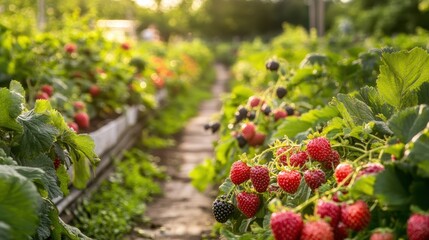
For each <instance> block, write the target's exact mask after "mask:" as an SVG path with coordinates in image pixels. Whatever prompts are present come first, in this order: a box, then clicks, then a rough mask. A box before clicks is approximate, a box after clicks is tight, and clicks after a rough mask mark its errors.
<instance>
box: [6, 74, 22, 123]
mask: <svg viewBox="0 0 429 240" xmlns="http://www.w3.org/2000/svg"><path fill="white" fill-rule="evenodd" d="M9 90H10V91H13V92H15V93H18V94H19V95H21V97H22V103H24V101H25V99H24V97H25V90H24V88H23V87H22V85H21V83H20V82H18V81H16V80H12V81H10V83H9ZM18 115H19V114H18Z"/></svg>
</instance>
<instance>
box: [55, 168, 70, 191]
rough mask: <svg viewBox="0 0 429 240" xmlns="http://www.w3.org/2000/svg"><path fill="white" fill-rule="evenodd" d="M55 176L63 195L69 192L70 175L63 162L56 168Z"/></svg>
mask: <svg viewBox="0 0 429 240" xmlns="http://www.w3.org/2000/svg"><path fill="white" fill-rule="evenodd" d="M57 177H58V180H59V181H60V189H61V192H62V193H63V195H64V196H67V195H68V194H69V183H70V177H69V174H68V173H67V169H66V167H65V166H64V164H61V166H60V167H59V168H58V169H57Z"/></svg>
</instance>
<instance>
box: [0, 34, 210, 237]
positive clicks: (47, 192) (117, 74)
mask: <svg viewBox="0 0 429 240" xmlns="http://www.w3.org/2000/svg"><path fill="white" fill-rule="evenodd" d="M82 32H83V29H69V30H65V31H62V32H61V33H53V32H51V33H40V34H37V35H36V36H25V35H18V36H16V35H14V34H13V32H12V31H9V30H8V29H6V28H4V27H2V26H0V87H1V88H0V100H1V101H0V171H1V173H0V178H1V180H0V189H1V190H0V192H1V193H0V195H1V199H2V200H0V212H2V214H1V217H0V238H1V239H26V238H29V237H32V238H33V239H63V238H64V237H66V238H68V239H83V238H86V236H85V235H84V234H82V233H81V232H80V231H79V229H77V228H74V227H71V226H69V225H67V224H66V223H64V222H63V221H62V220H61V219H60V218H59V211H58V209H57V206H56V205H55V204H54V199H59V198H62V197H64V196H67V195H68V194H69V193H70V189H71V188H77V189H84V188H85V187H86V186H87V183H88V181H89V180H91V179H92V177H93V176H92V175H93V173H94V172H95V171H94V170H95V168H96V166H97V165H98V164H99V161H100V159H99V156H98V154H102V152H103V151H104V150H106V149H108V147H106V146H105V147H104V150H103V149H102V148H103V147H102V146H101V145H100V144H103V143H102V142H99V139H102V141H103V142H106V140H109V139H104V138H105V137H101V138H100V137H96V136H95V135H97V134H98V133H99V132H96V130H97V129H103V126H110V125H112V124H113V123H114V122H115V119H116V120H118V119H125V122H126V123H127V124H131V125H132V124H136V120H138V121H141V120H142V119H145V121H148V122H150V118H151V115H153V114H156V112H157V111H162V108H160V106H159V105H160V101H159V100H160V99H157V96H159V93H160V91H162V92H163V93H164V94H165V93H167V94H166V95H164V96H163V97H162V101H163V102H164V105H168V104H171V103H173V104H174V101H171V100H172V99H177V98H180V96H182V95H183V94H184V93H185V92H190V89H191V87H194V86H195V85H200V84H202V83H201V82H203V81H202V80H205V81H207V82H209V79H210V78H212V76H211V75H210V74H211V73H212V71H211V70H210V69H211V67H212V60H213V57H212V54H211V53H210V51H209V49H208V48H207V47H206V46H204V45H203V44H202V43H201V42H200V41H193V42H183V43H177V44H174V45H173V44H172V45H166V44H163V43H134V42H123V43H118V42H112V41H109V40H107V39H106V38H105V37H103V35H102V32H101V31H98V30H88V29H85V34H82ZM131 115H132V116H131ZM138 116H139V117H138ZM109 124H110V125H109ZM121 127H124V126H122V125H121ZM145 127H146V126H145ZM117 130H118V129H117V128H114V129H113V131H111V133H114V132H116V131H117ZM166 131H168V129H166ZM87 133H91V135H89V134H87ZM95 133H97V134H95ZM90 136H92V138H91V137H90ZM110 137H112V136H111V135H109V138H110ZM93 138H94V139H95V140H96V141H97V142H94V139H93ZM110 140H112V139H110ZM96 144H97V146H96ZM110 145H111V144H110ZM103 161H104V159H103ZM135 164H138V163H135Z"/></svg>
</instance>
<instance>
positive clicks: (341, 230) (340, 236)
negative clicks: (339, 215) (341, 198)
mask: <svg viewBox="0 0 429 240" xmlns="http://www.w3.org/2000/svg"><path fill="white" fill-rule="evenodd" d="M347 230H348V229H347V226H346V225H345V224H344V223H343V222H339V223H338V225H337V227H336V228H335V229H334V237H335V240H344V239H346V238H347V237H348V236H349V233H348V231H347Z"/></svg>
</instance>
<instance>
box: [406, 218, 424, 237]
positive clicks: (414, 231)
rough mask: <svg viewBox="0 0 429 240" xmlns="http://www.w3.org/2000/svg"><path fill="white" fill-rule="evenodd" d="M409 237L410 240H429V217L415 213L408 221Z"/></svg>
mask: <svg viewBox="0 0 429 240" xmlns="http://www.w3.org/2000/svg"><path fill="white" fill-rule="evenodd" d="M407 236H408V239H410V240H423V239H425V240H427V239H429V215H424V214H420V213H414V214H413V215H411V216H410V218H408V221H407Z"/></svg>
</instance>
